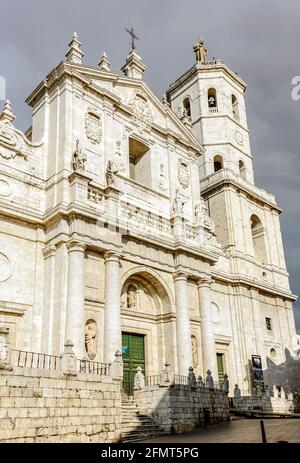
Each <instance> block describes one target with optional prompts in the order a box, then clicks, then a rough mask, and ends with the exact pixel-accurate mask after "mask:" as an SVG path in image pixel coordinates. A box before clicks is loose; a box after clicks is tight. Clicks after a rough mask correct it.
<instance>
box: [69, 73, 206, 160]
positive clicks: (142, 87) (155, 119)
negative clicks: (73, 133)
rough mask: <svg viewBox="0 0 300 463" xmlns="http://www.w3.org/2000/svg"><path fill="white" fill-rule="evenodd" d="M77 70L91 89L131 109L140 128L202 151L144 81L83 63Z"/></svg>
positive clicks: (129, 110)
mask: <svg viewBox="0 0 300 463" xmlns="http://www.w3.org/2000/svg"><path fill="white" fill-rule="evenodd" d="M73 74H75V73H74V70H73ZM76 74H78V75H80V76H81V77H82V78H84V79H85V80H87V81H88V82H89V85H90V87H91V90H97V91H99V93H103V94H104V95H106V97H108V98H111V99H112V100H115V102H116V105H117V106H119V107H120V108H121V109H122V110H125V111H126V110H127V111H128V112H129V113H131V114H132V118H133V121H134V122H135V123H136V125H137V126H139V128H140V129H141V130H148V131H149V130H151V129H157V130H160V131H161V132H163V133H166V134H168V135H170V136H173V137H174V138H175V139H178V140H181V142H183V143H186V144H188V145H190V146H191V147H193V149H194V150H195V151H198V152H199V153H202V152H203V147H202V146H201V145H200V143H199V142H198V141H197V139H196V138H195V137H194V136H193V134H192V132H191V130H190V129H189V128H187V127H186V126H185V125H184V124H183V123H182V122H181V120H180V119H179V118H178V117H177V115H176V114H175V113H174V112H173V111H172V110H171V108H170V106H169V105H168V103H166V102H165V103H163V102H162V101H161V100H160V99H159V98H158V97H157V96H156V95H155V94H154V93H153V92H152V90H151V89H150V87H149V86H148V84H147V83H145V82H144V81H142V80H139V79H132V78H127V77H124V76H121V75H119V74H116V73H112V72H106V71H99V70H97V69H96V68H87V67H84V66H76Z"/></svg>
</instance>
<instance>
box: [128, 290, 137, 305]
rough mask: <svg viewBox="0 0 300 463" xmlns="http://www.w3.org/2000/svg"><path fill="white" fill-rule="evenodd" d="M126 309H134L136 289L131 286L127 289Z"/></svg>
mask: <svg viewBox="0 0 300 463" xmlns="http://www.w3.org/2000/svg"><path fill="white" fill-rule="evenodd" d="M127 307H128V309H135V308H136V287H135V286H133V285H129V286H128V288H127Z"/></svg>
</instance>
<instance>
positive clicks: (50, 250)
mask: <svg viewBox="0 0 300 463" xmlns="http://www.w3.org/2000/svg"><path fill="white" fill-rule="evenodd" d="M42 252H43V254H44V257H45V259H47V258H48V257H53V256H55V253H56V246H55V245H54V244H50V245H48V246H46V247H45V248H44V249H43V251H42Z"/></svg>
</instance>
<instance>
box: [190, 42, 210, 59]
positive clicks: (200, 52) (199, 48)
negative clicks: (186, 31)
mask: <svg viewBox="0 0 300 463" xmlns="http://www.w3.org/2000/svg"><path fill="white" fill-rule="evenodd" d="M193 49H194V52H195V55H196V62H197V63H202V64H205V63H206V58H207V50H206V48H205V47H204V39H199V40H198V41H197V42H196V43H194V46H193Z"/></svg>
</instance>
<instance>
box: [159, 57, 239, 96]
mask: <svg viewBox="0 0 300 463" xmlns="http://www.w3.org/2000/svg"><path fill="white" fill-rule="evenodd" d="M215 71H224V73H225V74H226V75H227V76H229V77H230V78H231V79H233V80H234V81H235V83H236V84H237V85H238V86H239V87H240V89H241V90H242V92H245V91H246V88H247V84H246V82H245V81H244V80H242V79H241V78H240V77H239V76H238V75H237V74H235V73H234V72H233V71H232V70H231V69H230V68H229V67H228V66H226V64H225V63H223V62H222V61H220V60H217V61H216V62H215V63H211V64H201V63H196V64H194V66H192V67H191V68H190V69H188V70H187V71H186V72H185V73H184V74H183V75H181V76H180V77H178V79H176V80H175V82H172V83H171V84H170V86H169V88H168V89H167V94H169V93H171V92H173V91H174V90H175V89H176V88H177V87H180V86H181V85H182V84H183V83H184V82H185V81H186V80H188V79H190V78H191V77H192V76H193V75H197V74H201V73H202V72H215Z"/></svg>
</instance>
